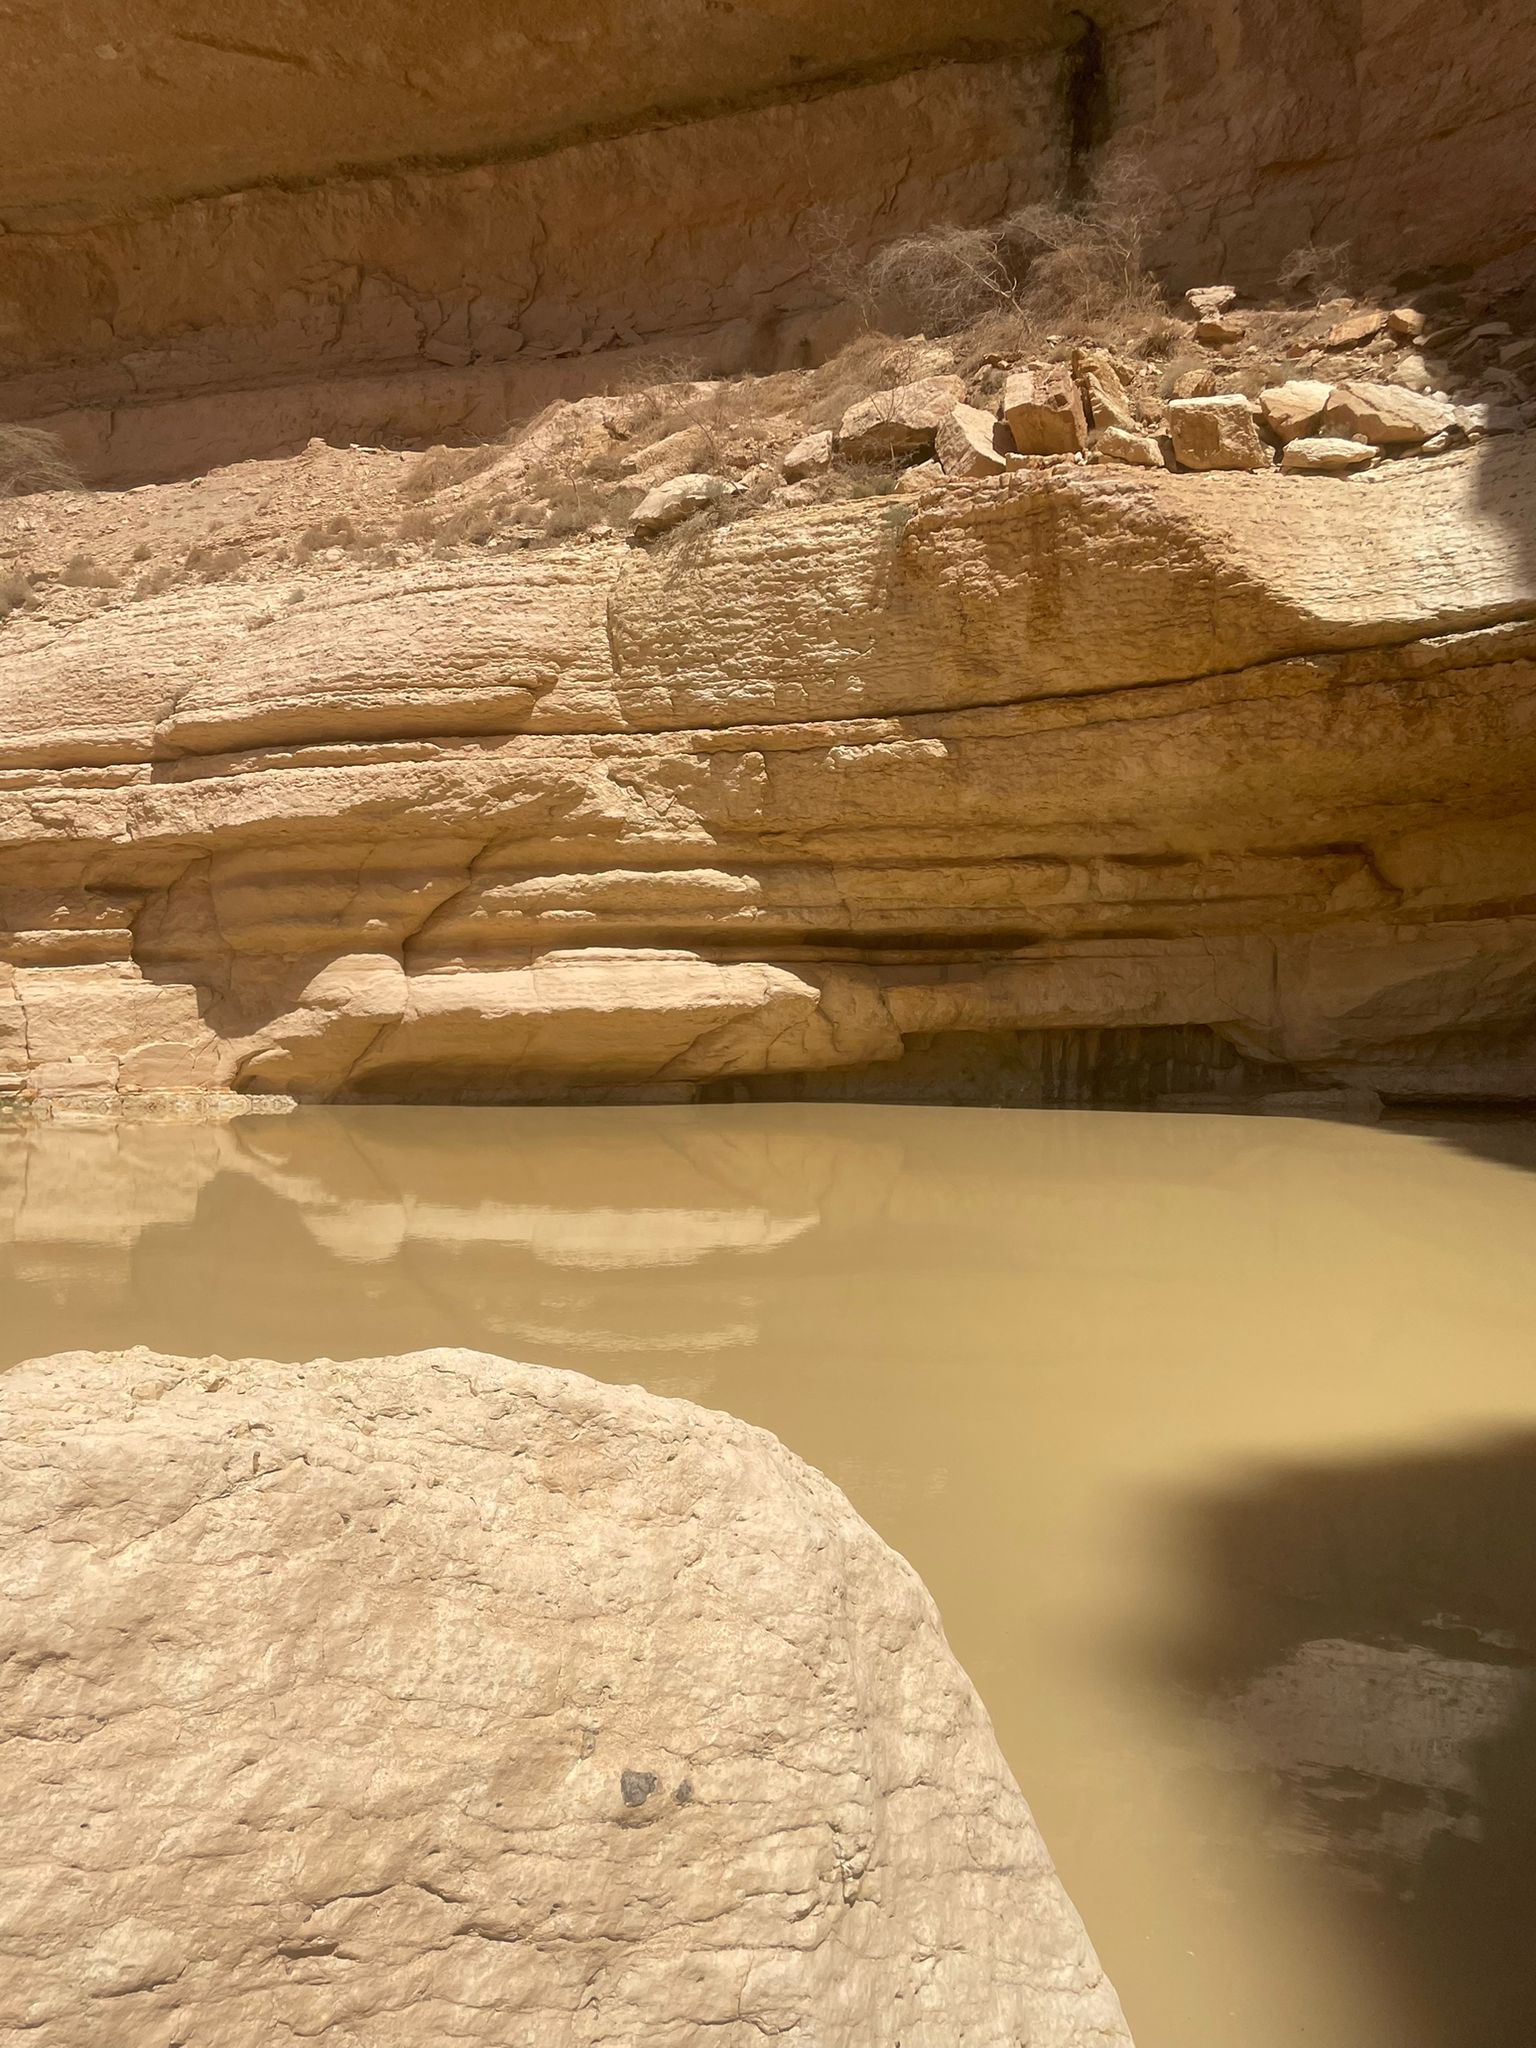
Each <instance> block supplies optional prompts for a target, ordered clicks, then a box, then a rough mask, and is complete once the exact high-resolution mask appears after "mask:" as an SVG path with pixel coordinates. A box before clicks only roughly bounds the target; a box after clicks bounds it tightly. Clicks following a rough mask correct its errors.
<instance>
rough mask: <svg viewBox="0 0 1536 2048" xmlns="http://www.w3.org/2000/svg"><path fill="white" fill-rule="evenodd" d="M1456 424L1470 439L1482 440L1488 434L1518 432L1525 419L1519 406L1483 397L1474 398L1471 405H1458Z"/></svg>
mask: <svg viewBox="0 0 1536 2048" xmlns="http://www.w3.org/2000/svg"><path fill="white" fill-rule="evenodd" d="M1456 424H1457V426H1458V427H1460V429H1461V431H1462V432H1463V433H1464V434H1465V435H1466V437H1467V439H1468V440H1469V441H1480V440H1482V439H1483V437H1484V436H1485V435H1487V434H1517V433H1519V431H1520V429H1521V428H1522V427H1523V426H1524V425H1525V421H1524V420H1523V418H1522V417H1521V414H1520V409H1519V407H1518V406H1514V405H1501V404H1500V403H1499V402H1498V401H1497V400H1496V399H1487V398H1482V399H1474V400H1473V402H1472V403H1471V404H1470V405H1458V406H1457V407H1456Z"/></svg>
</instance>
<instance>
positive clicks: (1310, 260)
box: [1275, 242, 1354, 306]
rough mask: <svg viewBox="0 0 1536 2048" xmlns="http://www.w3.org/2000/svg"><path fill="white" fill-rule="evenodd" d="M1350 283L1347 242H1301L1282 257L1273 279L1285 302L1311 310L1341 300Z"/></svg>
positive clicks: (1352, 276) (1351, 269)
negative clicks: (1311, 307) (1302, 305)
mask: <svg viewBox="0 0 1536 2048" xmlns="http://www.w3.org/2000/svg"><path fill="white" fill-rule="evenodd" d="M1353 281H1354V264H1353V261H1352V258H1351V255H1350V245H1349V243H1348V242H1304V243H1303V244H1302V246H1301V247H1300V248H1299V249H1293V250H1292V251H1291V253H1290V255H1289V256H1287V257H1286V259H1285V261H1284V262H1283V263H1282V264H1281V266H1280V269H1279V272H1278V273H1277V275H1276V278H1275V282H1276V284H1277V285H1278V286H1279V287H1280V289H1281V291H1283V292H1284V293H1285V295H1286V296H1287V298H1292V299H1297V300H1299V301H1300V302H1301V303H1302V304H1304V305H1312V306H1319V305H1321V304H1322V303H1323V302H1324V300H1326V299H1337V298H1342V297H1344V296H1345V295H1346V294H1347V293H1348V292H1349V291H1350V290H1351V288H1352V285H1353Z"/></svg>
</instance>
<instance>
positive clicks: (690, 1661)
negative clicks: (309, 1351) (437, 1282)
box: [0, 1351, 1128, 2048]
mask: <svg viewBox="0 0 1536 2048" xmlns="http://www.w3.org/2000/svg"><path fill="white" fill-rule="evenodd" d="M0 1411H3V1415H4V1424H5V1426H4V1429H3V1431H0V1465H3V1468H4V1483H3V1485H0V1523H3V1525H4V1541H3V1543H0V1576H3V1579H4V1590H5V1600H4V1603H3V1604H4V1615H5V1620H4V1629H5V1633H6V1646H5V1647H6V1655H5V1657H4V1658H3V1659H0V1673H3V1677H0V1693H3V1698H4V1709H3V1715H0V1723H3V1729H4V1735H3V1738H0V1740H3V1743H4V1750H5V1769H4V1771H3V1772H0V1815H3V1826H0V1865H3V1866H4V1867H5V1868H7V1869H9V1870H10V1871H12V1872H13V1873H18V1874H19V1873H22V1872H24V1873H25V1882H24V1886H18V1894H17V1897H18V1904H17V1909H16V1910H15V1911H14V1912H13V1913H12V1914H11V1915H10V1916H9V1920H8V1933H7V1937H6V1941H5V1944H4V1954H3V1958H0V2028H4V2029H6V2030H8V2031H14V2032H15V2033H16V2034H17V2035H18V2037H21V2036H24V2037H25V2038H26V2039H27V2040H29V2041H32V2042H35V2043H36V2044H37V2048H75V2044H77V2043H79V2042H81V2041H83V2040H86V2039H89V2038H94V2037H96V2036H98V2035H99V2034H101V2033H102V2032H103V2031H104V2030H110V2034H111V2038H112V2040H113V2041H114V2042H115V2043H118V2044H120V2048H150V2044H154V2048H160V2044H163V2043H164V2042H165V2041H167V2040H168V2039H182V2040H187V2041H195V2040H200V2039H208V2040H210V2041H211V2040H215V2039H216V2040H217V2041H218V2042H219V2043H220V2044H221V2048H267V2044H268V2043H270V2042H271V2041H272V2040H273V2039H274V2037H275V2036H278V2035H282V2034H290V2035H292V2036H294V2037H301V2036H303V2037H320V2036H323V2037H324V2038H325V2039H327V2040H329V2041H335V2042H338V2043H358V2044H361V2043H363V2042H367V2043H369V2044H370V2048H419V2044H420V2043H421V2042H422V2041H423V2040H424V2039H425V2038H428V2037H430V2038H433V2039H439V2038H442V2039H446V2038H449V2037H452V2038H454V2039H456V2040H463V2041H483V2042H486V2043H493V2042H494V2043H497V2044H500V2043H503V2042H506V2041H508V2040H510V2039H522V2038H526V2039H528V2040H530V2041H532V2040H534V2039H537V2041H538V2042H539V2044H540V2048H565V2044H570V2048H578V2044H581V2048H590V2044H594V2043H597V2042H600V2041H615V2042H617V2041H623V2042H640V2041H647V2042H658V2043H660V2042H675V2043H678V2044H682V2043H684V2042H690V2043H691V2042H702V2041H704V2040H706V2039H707V2040H709V2041H710V2042H711V2043H715V2042H718V2043H721V2044H723V2048H747V2044H748V2043H750V2042H758V2041H761V2040H762V2039H763V2038H764V2037H765V2036H766V2035H771V2036H773V2037H774V2038H775V2039H779V2040H784V2041H797V2042H805V2043H807V2044H809V2043H810V2042H812V2041H815V2042H818V2043H820V2044H822V2048H870V2044H871V2043H873V2042H875V2041H882V2042H883V2041H887V2040H889V2041H893V2042H894V2041H896V2040H898V2039H899V2040H900V2041H901V2042H902V2043H903V2044H905V2048H952V2044H953V2043H955V2042H958V2041H974V2042H976V2043H978V2044H982V2043H986V2044H994V2043H995V2044H1002V2043H1004V2042H1008V2043H1012V2042H1015V2041H1021V2040H1029V2041H1037V2042H1040V2043H1042V2044H1046V2043H1048V2044H1050V2048H1110V2044H1114V2043H1124V2042H1127V2041H1128V2036H1127V2034H1126V2032H1125V2027H1124V2022H1123V2020H1122V2019H1121V2016H1120V2011H1119V2006H1118V2004H1117V2002H1116V1999H1115V1996H1114V1993H1113V1991H1112V1990H1111V1989H1110V1987H1109V1985H1108V1984H1107V1983H1106V1981H1105V1979H1104V1977H1103V1974H1102V1972H1101V1970H1100V1969H1099V1966H1098V1963H1097V1961H1096V1959H1095V1957H1094V1954H1093V1951H1092V1949H1091V1947H1090V1945H1089V1942H1088V1940H1087V1937H1086V1936H1085V1934H1084V1932H1083V1929H1082V1926H1081V1923H1080V1922H1079V1921H1078V1919H1077V1916H1076V1914H1075V1913H1074V1912H1073V1910H1072V1907H1071V1905H1070V1903H1069V1902H1068V1900H1067V1899H1066V1897H1065V1895H1064V1893H1063V1891H1062V1889H1061V1886H1060V1884H1059V1882H1058V1880H1057V1878H1056V1875H1055V1873H1054V1871H1053V1870H1052V1868H1051V1865H1050V1861H1049V1859H1048V1857H1047V1855H1046V1852H1045V1849H1044V1847H1043V1845H1042V1843H1041V1841H1040V1837H1039V1835H1038V1833H1037V1832H1036V1830H1035V1827H1034V1824H1033V1821H1032V1820H1031V1818H1030V1814H1029V1810H1028V1808H1027V1807H1026V1805H1025V1803H1024V1800H1023V1799H1022V1797H1021V1796H1020V1794H1019V1792H1018V1790H1017V1788H1016V1786H1015V1785H1014V1783H1013V1781H1012V1779H1011V1777H1010V1776H1009V1773H1008V1770H1007V1767H1006V1765H1005V1764H1004V1763H1003V1760H1002V1757H1001V1756H1000V1754H999V1752H998V1749H997V1746H996V1742H995V1740H994V1738H993V1736H992V1733H991V1730H990V1728H989V1726H988V1724H987V1721H986V1717H985V1715H984V1713H983V1711H982V1709H981V1706H980V1704H979V1702H978V1701H977V1699H976V1696H975V1694H974V1693H973V1691H972V1690H971V1688H970V1686H969V1684H968V1683H967V1682H966V1679H965V1677H964V1675H963V1674H962V1673H961V1671H960V1670H959V1668H958V1666H957V1665H956V1664H955V1662H954V1660H953V1658H952V1657H951V1656H950V1654H949V1651H948V1649H947V1647H946V1645H945V1643H944V1639H943V1635H942V1632H941V1629H940V1626H939V1621H938V1617H937V1615H936V1613H935V1611H934V1608H933V1604H932V1602H931V1601H930V1600H929V1598H928V1597H927V1595H926V1593H925V1592H924V1590H923V1588H922V1586H921V1585H920V1583H919V1582H918V1580H917V1578H916V1576H915V1575H914V1574H913V1572H912V1571H911V1570H910V1569H909V1568H908V1567H907V1566H906V1565H905V1564H903V1563H902V1562H901V1560H900V1559H898V1558H897V1557H895V1556H894V1555H893V1554H892V1553H891V1552H890V1551H889V1550H887V1549H886V1548H885V1546H884V1545H883V1544H882V1543H881V1542H880V1541H879V1539H878V1538H877V1537H875V1536H874V1535H873V1533H872V1532H871V1531H870V1530H869V1529H868V1528H867V1527H866V1526H865V1525H864V1524H863V1523H862V1522H861V1521H860V1520H859V1518H858V1517H857V1516H856V1515H855V1514H854V1512H853V1510H852V1508H851V1507H850V1506H849V1505H848V1503H847V1501H846V1500H845V1499H844V1498H843V1496H842V1495H841V1494H840V1493H839V1492H838V1491H837V1490H836V1488H834V1487H833V1486H832V1485H831V1484H830V1483H829V1482H828V1481H827V1480H825V1479H823V1478H821V1477H820V1475H818V1474H816V1473H814V1472H812V1471H810V1470H809V1469H808V1468H807V1467H806V1466H804V1465H802V1464H801V1463H800V1462H799V1460H798V1459H796V1458H794V1457H793V1456H791V1455H790V1453H788V1452H787V1451H785V1450H784V1449H783V1448H782V1447H781V1446H780V1445H779V1444H778V1443H777V1442H776V1441H775V1440H774V1439H773V1438H772V1437H770V1436H768V1435H767V1434H766V1433H764V1432H763V1431H760V1430H756V1429H753V1428H751V1427H749V1426H748V1425H746V1424H744V1423H740V1422H737V1421H735V1420H734V1419H733V1418H731V1417H728V1416H725V1415H721V1414H715V1413H710V1412H707V1411H705V1410H702V1409H698V1408H694V1407H691V1406H689V1405H687V1404H685V1403H681V1402H675V1401H667V1400H661V1399H657V1398H656V1397H654V1396H651V1395H648V1394H645V1393H642V1392H641V1391H640V1390H639V1389H637V1388H610V1387H600V1386H598V1385H596V1384H595V1383H593V1382H591V1381H588V1380H584V1379H581V1378H579V1377H577V1376H576V1375H574V1374H569V1373H563V1372H556V1371H551V1370H548V1369H546V1368H541V1367H531V1366H520V1365H510V1364H507V1363H505V1362H504V1361H501V1360H498V1359H493V1358H488V1357H485V1356H483V1355H480V1354H476V1353H471V1352H456V1351H437V1352H426V1353H418V1354H415V1355H413V1356H407V1357H404V1358H390V1359H371V1360H365V1361H361V1362H359V1363H356V1364H347V1365H338V1364H331V1363H329V1362H326V1361H321V1362H319V1363H316V1364H311V1365H298V1366H296V1365H275V1364H270V1363H264V1362H262V1363H250V1362H246V1363H230V1362H225V1361H223V1360H218V1359H208V1360H201V1361H187V1360H177V1359H168V1358H163V1357H160V1356H157V1355H155V1354H153V1353H150V1352H146V1351H133V1352H125V1353H117V1354H87V1353H82V1354H74V1355H70V1356H64V1357H59V1358H54V1359H46V1360H42V1361H39V1362H38V1363H36V1364H33V1365H29V1366H23V1367H20V1368H18V1369H17V1370H15V1371H13V1372H10V1373H8V1374H6V1375H4V1376H3V1377H0ZM66 1764H67V1768H65V1765H66ZM194 1897H195V1900H196V1913H195V1916H191V1915H189V1911H188V1901H189V1899H192V1898H194Z"/></svg>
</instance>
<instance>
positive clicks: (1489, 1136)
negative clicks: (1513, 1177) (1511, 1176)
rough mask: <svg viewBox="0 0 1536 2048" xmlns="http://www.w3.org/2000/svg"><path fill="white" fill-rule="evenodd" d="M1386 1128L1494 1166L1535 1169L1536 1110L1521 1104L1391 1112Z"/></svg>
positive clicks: (1528, 1171)
mask: <svg viewBox="0 0 1536 2048" xmlns="http://www.w3.org/2000/svg"><path fill="white" fill-rule="evenodd" d="M1387 1128H1388V1129H1389V1130H1391V1131H1400V1132H1402V1133H1404V1134H1405V1135H1407V1136H1412V1137H1421V1138H1429V1139H1432V1140H1433V1141H1434V1143H1435V1144H1437V1145H1448V1146H1453V1147H1454V1148H1455V1149H1456V1150H1457V1151H1459V1152H1466V1153H1469V1154H1470V1155H1471V1157H1472V1158H1474V1159H1489V1160H1492V1161H1493V1162H1494V1164H1495V1165H1498V1166H1517V1167H1520V1168H1522V1169H1523V1170H1524V1171H1525V1172H1527V1173H1536V1110H1533V1109H1530V1108H1521V1109H1519V1110H1516V1111H1510V1112H1503V1113H1499V1112H1494V1113H1490V1114H1488V1115H1485V1116H1477V1115H1474V1114H1471V1113H1469V1112H1468V1111H1467V1110H1465V1109H1454V1110H1445V1111H1443V1112H1438V1113H1436V1112H1429V1111H1424V1110H1420V1111H1418V1112H1416V1113H1412V1114H1407V1113H1405V1114H1403V1115H1400V1116H1394V1117H1393V1118H1392V1119H1391V1122H1390V1124H1389V1125H1388V1126H1387Z"/></svg>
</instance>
